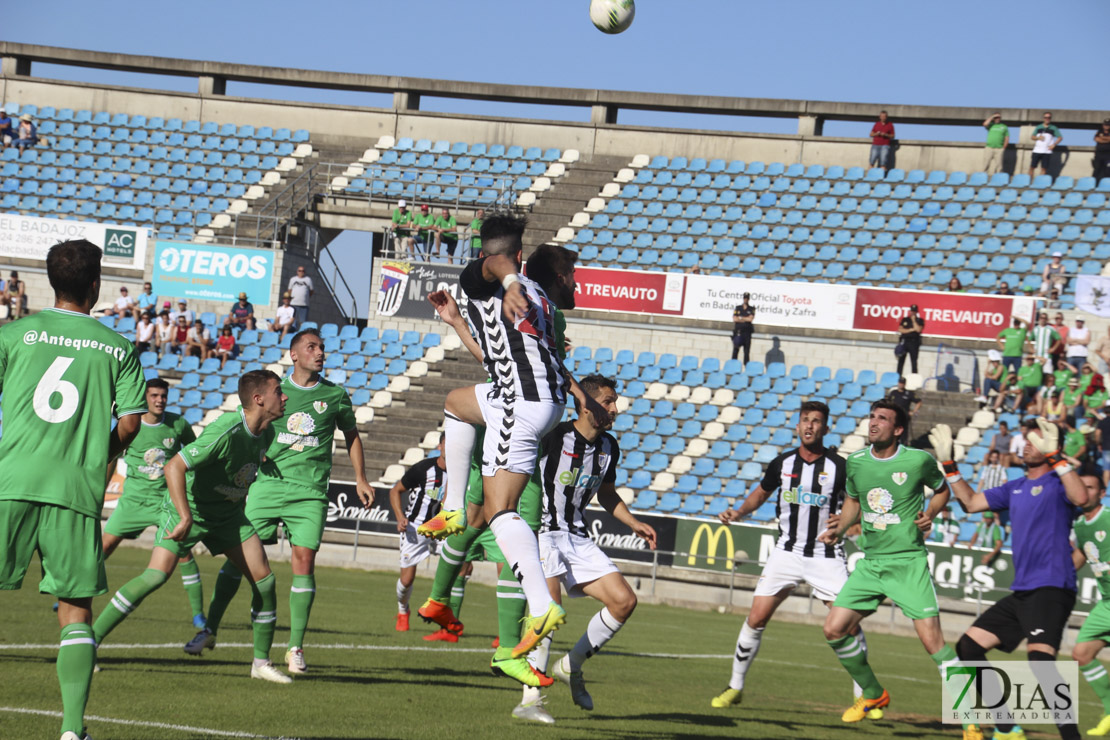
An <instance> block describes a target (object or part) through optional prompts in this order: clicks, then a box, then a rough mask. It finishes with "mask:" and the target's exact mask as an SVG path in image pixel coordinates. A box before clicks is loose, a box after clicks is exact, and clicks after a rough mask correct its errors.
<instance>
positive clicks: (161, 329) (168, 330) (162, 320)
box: [154, 308, 176, 356]
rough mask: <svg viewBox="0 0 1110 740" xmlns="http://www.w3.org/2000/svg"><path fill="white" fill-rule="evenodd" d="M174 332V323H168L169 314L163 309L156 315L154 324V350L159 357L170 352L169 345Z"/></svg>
mask: <svg viewBox="0 0 1110 740" xmlns="http://www.w3.org/2000/svg"><path fill="white" fill-rule="evenodd" d="M175 331H176V327H175V322H173V321H170V312H169V311H167V310H166V309H164V308H163V309H162V312H161V313H159V314H158V321H156V322H155V323H154V348H155V349H156V350H158V355H159V356H162V355H164V354H165V353H166V352H170V351H172V349H171V346H170V345H171V344H172V343H173V335H174V332H175Z"/></svg>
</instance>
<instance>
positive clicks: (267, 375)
mask: <svg viewBox="0 0 1110 740" xmlns="http://www.w3.org/2000/svg"><path fill="white" fill-rule="evenodd" d="M270 381H274V382H276V383H280V382H281V378H279V377H278V376H277V374H276V373H274V371H273V370H251V371H250V372H249V373H243V377H241V378H239V403H241V404H243V405H244V406H246V405H247V404H248V403H250V401H251V397H253V396H254V394H255V393H261V392H262V391H263V390H265V389H266V384H267V383H269V382H270Z"/></svg>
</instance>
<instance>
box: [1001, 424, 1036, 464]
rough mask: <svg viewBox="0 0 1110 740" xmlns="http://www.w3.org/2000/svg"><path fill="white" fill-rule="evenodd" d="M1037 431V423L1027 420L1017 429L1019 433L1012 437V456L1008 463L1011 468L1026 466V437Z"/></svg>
mask: <svg viewBox="0 0 1110 740" xmlns="http://www.w3.org/2000/svg"><path fill="white" fill-rule="evenodd" d="M1034 429H1037V422H1036V421H1035V420H1033V419H1026V420H1025V421H1023V422H1021V424H1020V425H1019V426H1018V428H1017V433H1016V434H1014V435H1013V436H1012V437H1010V455H1009V457H1008V459H1007V462H1008V463H1009V464H1010V466H1011V467H1016V468H1020V467H1021V466H1022V465H1024V464H1025V435H1026V434H1028V433H1029V432H1030V431H1031V430H1034Z"/></svg>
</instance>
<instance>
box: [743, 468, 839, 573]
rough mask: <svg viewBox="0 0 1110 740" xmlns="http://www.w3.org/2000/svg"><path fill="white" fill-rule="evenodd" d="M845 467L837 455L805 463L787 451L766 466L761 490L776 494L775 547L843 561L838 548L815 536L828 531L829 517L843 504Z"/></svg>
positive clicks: (809, 555)
mask: <svg viewBox="0 0 1110 740" xmlns="http://www.w3.org/2000/svg"><path fill="white" fill-rule="evenodd" d="M846 470H847V466H846V465H845V464H844V459H843V458H841V457H840V456H839V455H836V454H828V453H826V454H823V455H822V456H821V457H819V458H817V459H816V460H814V461H813V462H812V463H807V462H806V461H805V460H803V459H802V456H801V455H799V454H798V450H797V449H793V450H787V451H786V452H784V453H782V454H781V455H779V456H778V457H776V458H775V459H774V460H772V461H771V462H770V463H769V464H768V465H767V470H766V471H765V472H764V474H763V482H762V483H760V487H762V488H763V490H764V491H774V490H775V489H778V490H779V495H778V515H779V539H778V542H777V543H776V547H778V548H779V549H780V550H786V551H787V552H794V553H797V554H798V555H803V556H805V557H807V558H808V557H819V558H843V557H844V551H843V548H841V547H840V546H839V545H837V546H835V547H834V546H832V545H826V544H823V543H821V542H818V541H817V536H818V535H819V534H821V533H822V532H824V531H825V530H826V529H827V528H828V520H829V515H830V514H836V513H837V512H839V511H840V505H841V503H842V502H843V501H844V490H845V479H846Z"/></svg>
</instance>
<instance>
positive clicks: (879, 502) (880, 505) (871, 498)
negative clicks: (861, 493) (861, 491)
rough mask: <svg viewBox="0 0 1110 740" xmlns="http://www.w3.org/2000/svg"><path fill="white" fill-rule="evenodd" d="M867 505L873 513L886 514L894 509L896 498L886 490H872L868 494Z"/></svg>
mask: <svg viewBox="0 0 1110 740" xmlns="http://www.w3.org/2000/svg"><path fill="white" fill-rule="evenodd" d="M867 505H868V507H870V509H871V510H872V511H877V512H878V513H880V514H885V513H887V512H888V511H890V510H891V508H893V507H894V497H893V496H891V495H890V491H888V490H886V489H885V488H872V489H871V490H870V491H868V492H867Z"/></svg>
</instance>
